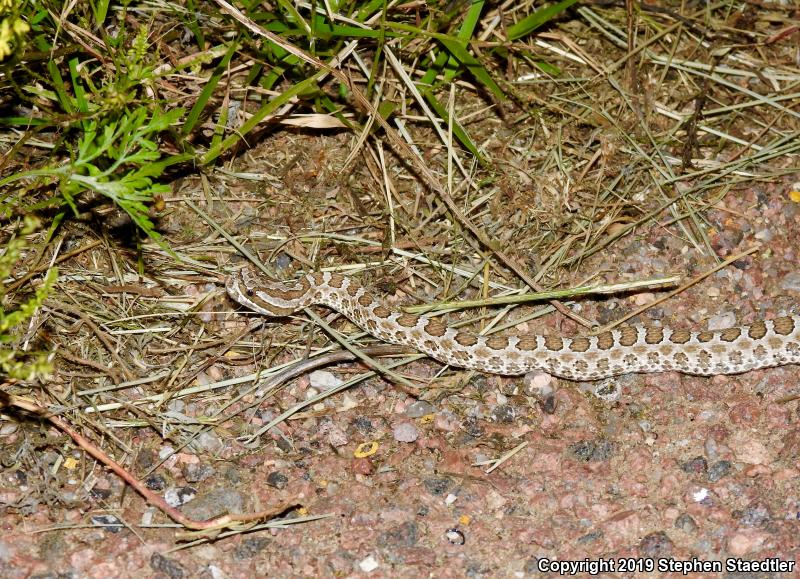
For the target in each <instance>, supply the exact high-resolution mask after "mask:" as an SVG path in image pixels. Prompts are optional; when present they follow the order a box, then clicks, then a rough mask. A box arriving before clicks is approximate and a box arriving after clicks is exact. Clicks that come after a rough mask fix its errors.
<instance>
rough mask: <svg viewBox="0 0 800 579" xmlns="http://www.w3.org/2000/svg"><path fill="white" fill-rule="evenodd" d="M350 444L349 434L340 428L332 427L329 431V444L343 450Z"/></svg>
mask: <svg viewBox="0 0 800 579" xmlns="http://www.w3.org/2000/svg"><path fill="white" fill-rule="evenodd" d="M349 443H350V438H349V437H348V436H347V433H346V432H345V431H344V430H342V429H341V428H339V427H338V426H331V427H330V428H329V429H328V444H330V445H331V446H332V447H334V448H341V447H342V446H346V445H347V444H349Z"/></svg>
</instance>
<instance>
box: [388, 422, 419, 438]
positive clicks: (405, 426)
mask: <svg viewBox="0 0 800 579" xmlns="http://www.w3.org/2000/svg"><path fill="white" fill-rule="evenodd" d="M392 434H393V436H394V439H395V440H396V441H397V442H414V441H415V440H417V438H419V434H420V433H419V429H418V428H417V427H416V426H414V425H413V424H412V423H410V422H401V423H399V424H397V425H396V426H395V427H394V429H392Z"/></svg>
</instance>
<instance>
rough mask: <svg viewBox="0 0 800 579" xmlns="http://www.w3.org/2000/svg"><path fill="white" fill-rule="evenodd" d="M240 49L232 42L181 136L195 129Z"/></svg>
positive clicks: (190, 112) (196, 104) (191, 113)
mask: <svg viewBox="0 0 800 579" xmlns="http://www.w3.org/2000/svg"><path fill="white" fill-rule="evenodd" d="M238 47H239V42H238V41H236V40H234V41H233V42H231V45H230V46H229V47H228V51H227V52H226V53H225V56H223V57H222V60H220V62H219V64H218V65H217V67H216V68H215V69H214V73H213V74H212V75H211V78H209V79H208V82H207V83H206V85H205V86H204V87H203V91H202V92H201V93H200V96H199V97H197V100H196V101H195V103H194V106H193V107H192V110H190V111H189V114H188V115H186V122H185V123H184V124H183V129H181V134H183V135H184V136H186V135H188V134H189V133H191V132H192V129H194V126H195V125H196V124H197V121H198V119H199V118H200V115H201V114H202V112H203V110H204V109H205V108H206V105H207V104H208V101H209V99H210V98H211V95H212V94H213V92H214V89H216V88H217V85H218V84H219V81H220V79H222V77H223V75H224V74H225V72H226V71H227V68H228V64H229V63H230V61H231V58H232V57H233V55H234V53H235V52H236V49H237V48H238Z"/></svg>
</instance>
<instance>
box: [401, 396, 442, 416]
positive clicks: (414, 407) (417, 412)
mask: <svg viewBox="0 0 800 579" xmlns="http://www.w3.org/2000/svg"><path fill="white" fill-rule="evenodd" d="M434 412H436V407H435V406H434V405H433V404H431V403H430V402H425V401H424V400H417V401H416V402H414V403H413V404H411V405H410V406H409V407H408V408H406V416H407V417H408V418H421V417H423V416H426V415H428V414H433V413H434Z"/></svg>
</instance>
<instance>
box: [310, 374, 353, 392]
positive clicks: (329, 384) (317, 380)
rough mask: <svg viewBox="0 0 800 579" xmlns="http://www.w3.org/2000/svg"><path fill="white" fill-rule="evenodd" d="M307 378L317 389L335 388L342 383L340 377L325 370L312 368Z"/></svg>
mask: <svg viewBox="0 0 800 579" xmlns="http://www.w3.org/2000/svg"><path fill="white" fill-rule="evenodd" d="M308 380H309V382H310V384H311V386H313V387H314V388H318V389H319V390H330V389H331V388H336V387H337V386H341V385H342V384H344V382H343V381H342V380H341V378H338V377H336V376H335V375H334V374H332V373H330V372H327V371H325V370H314V371H313V372H311V375H310V376H309V377H308Z"/></svg>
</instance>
